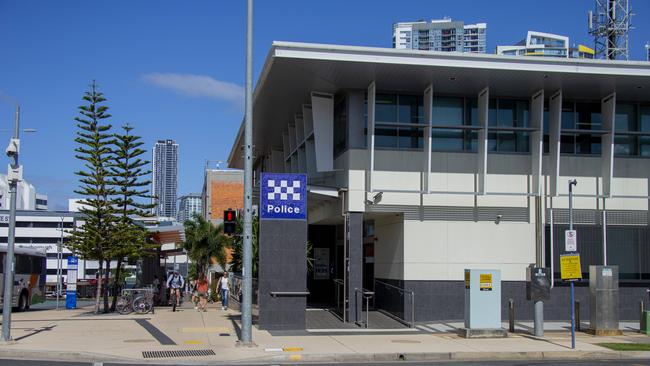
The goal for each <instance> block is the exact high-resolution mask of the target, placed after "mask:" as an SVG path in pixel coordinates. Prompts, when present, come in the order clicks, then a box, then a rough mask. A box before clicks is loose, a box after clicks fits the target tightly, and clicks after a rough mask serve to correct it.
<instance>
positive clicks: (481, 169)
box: [476, 88, 490, 194]
mask: <svg viewBox="0 0 650 366" xmlns="http://www.w3.org/2000/svg"><path fill="white" fill-rule="evenodd" d="M489 106H490V88H485V89H483V90H481V91H480V92H479V93H478V124H479V126H480V127H481V129H480V130H479V131H478V156H477V159H478V160H477V164H478V167H477V169H476V173H477V175H478V185H477V191H478V193H479V194H485V181H486V179H487V178H486V176H487V155H488V153H487V147H488V126H489V121H488V117H489Z"/></svg>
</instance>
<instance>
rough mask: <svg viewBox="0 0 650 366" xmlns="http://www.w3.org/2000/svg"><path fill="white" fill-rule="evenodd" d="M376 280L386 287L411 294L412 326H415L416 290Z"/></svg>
mask: <svg viewBox="0 0 650 366" xmlns="http://www.w3.org/2000/svg"><path fill="white" fill-rule="evenodd" d="M375 282H376V283H380V284H382V285H384V286H386V287H389V288H394V289H395V290H397V291H400V292H402V293H404V294H405V295H410V296H411V328H415V292H414V291H409V290H406V289H403V288H401V287H398V286H395V285H391V284H390V283H388V282H384V281H380V280H375ZM375 289H376V286H375ZM404 321H405V322H406V319H404Z"/></svg>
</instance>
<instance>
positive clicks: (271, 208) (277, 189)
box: [260, 173, 307, 220]
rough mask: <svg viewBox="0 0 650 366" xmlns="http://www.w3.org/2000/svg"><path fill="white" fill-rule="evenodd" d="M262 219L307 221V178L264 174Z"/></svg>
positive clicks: (261, 206)
mask: <svg viewBox="0 0 650 366" xmlns="http://www.w3.org/2000/svg"><path fill="white" fill-rule="evenodd" d="M260 218H262V219H285V220H305V219H306V218H307V176H306V175H305V174H280V173H262V176H261V182H260Z"/></svg>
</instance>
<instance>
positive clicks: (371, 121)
mask: <svg viewBox="0 0 650 366" xmlns="http://www.w3.org/2000/svg"><path fill="white" fill-rule="evenodd" d="M375 93H376V87H375V82H374V81H373V82H372V83H371V84H370V86H368V144H367V146H368V163H367V164H368V165H367V168H366V191H368V192H374V191H373V182H372V175H373V172H374V170H375Z"/></svg>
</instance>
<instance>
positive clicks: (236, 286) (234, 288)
mask: <svg viewBox="0 0 650 366" xmlns="http://www.w3.org/2000/svg"><path fill="white" fill-rule="evenodd" d="M229 279H230V294H229V295H230V298H231V299H233V300H235V302H237V303H240V304H241V300H242V299H241V295H242V283H243V281H244V278H243V277H242V276H239V275H236V274H231V275H230V276H229ZM251 280H252V281H251V282H252V285H253V291H252V292H253V293H252V295H253V296H252V297H253V299H252V300H253V305H258V300H259V287H258V285H257V278H253V279H251Z"/></svg>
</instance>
